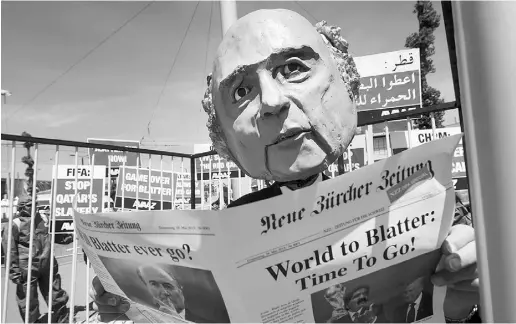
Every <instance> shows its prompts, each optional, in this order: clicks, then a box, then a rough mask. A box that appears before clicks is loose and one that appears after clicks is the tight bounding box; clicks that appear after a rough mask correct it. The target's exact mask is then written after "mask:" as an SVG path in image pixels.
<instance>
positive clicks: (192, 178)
mask: <svg viewBox="0 0 516 324" xmlns="http://www.w3.org/2000/svg"><path fill="white" fill-rule="evenodd" d="M195 171H196V170H195V159H194V158H190V187H191V188H190V209H195ZM201 177H202V174H201Z"/></svg>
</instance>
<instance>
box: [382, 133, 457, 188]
mask: <svg viewBox="0 0 516 324" xmlns="http://www.w3.org/2000/svg"><path fill="white" fill-rule="evenodd" d="M460 133H461V131H460V127H444V128H436V129H435V131H434V130H432V129H415V130H412V131H411V132H410V133H409V132H407V131H402V132H391V133H390V140H391V147H392V149H393V151H394V153H398V152H399V151H400V150H405V149H407V148H408V147H409V146H412V147H416V146H419V145H422V144H425V143H428V142H430V141H433V140H436V139H441V138H445V137H448V136H452V135H457V134H460ZM452 165H453V167H452V177H453V178H461V177H466V162H465V161H464V147H463V145H462V140H461V141H460V142H459V144H458V145H457V148H456V149H455V153H454V154H453V161H452ZM466 183H467V181H466ZM462 184H463V182H462V181H461V186H460V188H461V189H465V188H464V186H463V185H462ZM466 186H467V185H466Z"/></svg>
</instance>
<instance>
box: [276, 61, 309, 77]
mask: <svg viewBox="0 0 516 324" xmlns="http://www.w3.org/2000/svg"><path fill="white" fill-rule="evenodd" d="M305 70H306V68H305V67H304V66H303V65H301V64H299V63H296V62H292V63H288V64H285V65H283V67H282V68H281V74H283V76H284V77H285V78H286V79H288V78H290V77H294V76H296V75H297V74H299V73H301V72H304V71H305Z"/></svg>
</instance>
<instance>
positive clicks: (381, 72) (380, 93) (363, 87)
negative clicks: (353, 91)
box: [354, 48, 422, 116]
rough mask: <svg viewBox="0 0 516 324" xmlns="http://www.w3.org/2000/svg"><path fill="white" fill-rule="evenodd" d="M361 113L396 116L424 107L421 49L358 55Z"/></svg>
mask: <svg viewBox="0 0 516 324" xmlns="http://www.w3.org/2000/svg"><path fill="white" fill-rule="evenodd" d="M354 60H355V64H356V66H357V70H358V73H359V74H360V90H359V95H358V97H357V98H355V100H356V102H357V111H358V113H359V114H361V113H367V114H375V115H379V116H385V115H392V114H396V113H400V112H403V111H406V110H413V109H417V108H419V107H421V104H422V101H421V67H420V61H419V49H417V48H410V49H404V50H400V51H395V52H389V53H381V54H375V55H367V56H361V57H355V58H354Z"/></svg>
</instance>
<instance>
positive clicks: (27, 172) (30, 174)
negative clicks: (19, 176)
mask: <svg viewBox="0 0 516 324" xmlns="http://www.w3.org/2000/svg"><path fill="white" fill-rule="evenodd" d="M21 135H22V136H25V137H32V135H30V134H29V133H27V132H23V133H22V134H21ZM33 146H34V143H32V142H30V141H27V142H25V143H23V147H25V148H26V149H27V155H26V156H24V157H22V159H21V161H22V162H23V163H25V164H27V169H25V176H26V177H27V189H26V191H27V194H28V195H29V196H32V186H33V183H34V169H33V168H32V166H33V165H34V160H33V159H32V156H31V155H30V148H31V147H33Z"/></svg>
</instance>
